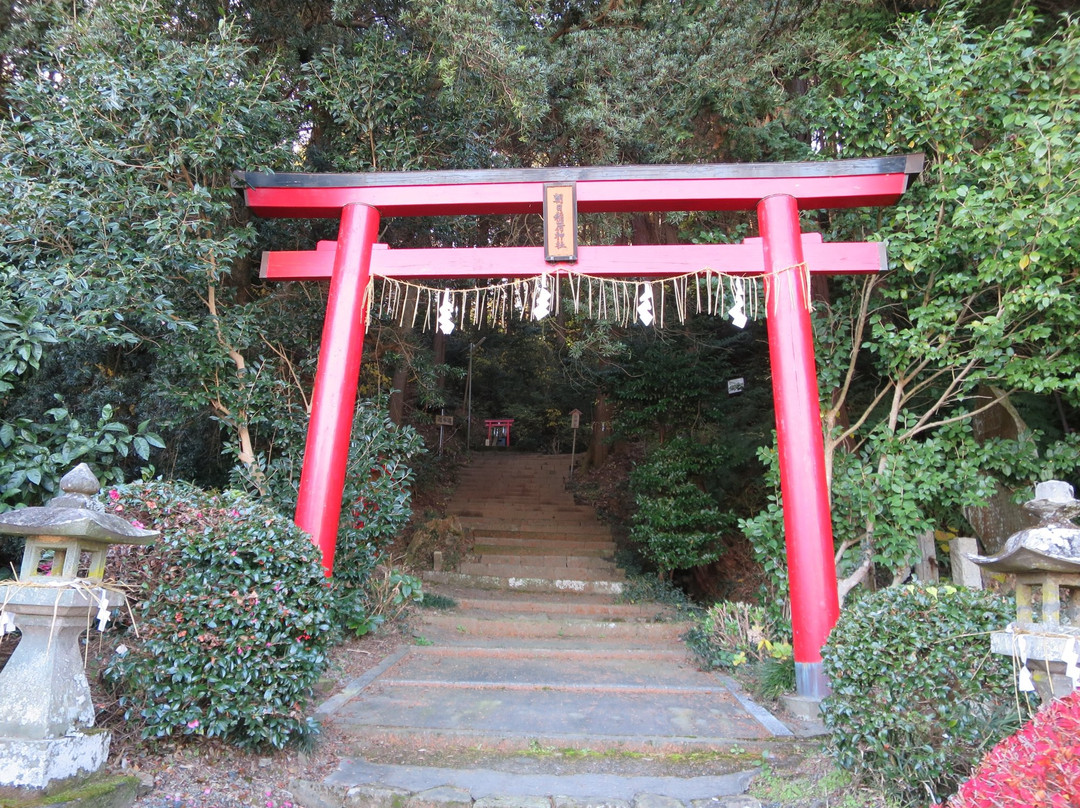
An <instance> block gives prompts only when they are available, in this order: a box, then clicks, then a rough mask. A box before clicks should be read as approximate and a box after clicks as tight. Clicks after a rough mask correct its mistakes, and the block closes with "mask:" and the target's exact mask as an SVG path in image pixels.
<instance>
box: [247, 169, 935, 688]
mask: <svg viewBox="0 0 1080 808" xmlns="http://www.w3.org/2000/svg"><path fill="white" fill-rule="evenodd" d="M922 165H923V157H922V155H901V156H896V157H880V158H870V159H861V160H838V161H832V162H818V163H754V164H707V165H687V166H617V167H607V168H553V169H508V170H493V171H425V172H405V173H370V174H267V173H256V172H237V180H238V181H239V183H240V184H241V185H242V187H244V188H245V189H246V197H247V203H248V206H249V207H250V208H251V210H252V211H253V212H254V213H256V214H258V215H260V216H266V217H291V218H308V217H312V218H340V227H339V232H338V239H337V241H336V242H321V243H320V244H319V245H318V247H319V248H318V249H317V250H313V251H302V252H267V253H264V254H263V264H262V275H263V277H264V278H267V279H272V280H317V279H330V294H329V297H328V299H327V310H326V321H325V323H324V326H323V336H322V344H321V347H320V353H319V364H318V370H317V372H316V377H315V387H314V391H313V393H312V404H311V422H310V425H309V427H308V438H307V445H306V449H305V453H304V465H303V469H302V472H301V478H300V492H299V496H298V501H297V508H296V522H297V524H298V525H299V526H300V527H301V528H303V529H304V530H306V531H308V532H309V533H311V535H312V538H313V540H314V541H315V542H316V544H317V545H318V546H319V548H320V549H321V551H322V554H323V563H324V565H325V567H326V570H327V574H330V572H331V570H332V568H333V559H334V549H335V544H336V540H337V530H338V520H339V517H340V514H341V496H342V491H343V488H344V483H345V468H346V465H347V459H348V447H349V439H350V431H351V427H352V420H353V415H354V412H355V407H356V386H357V382H358V379H359V374H360V361H361V353H362V349H363V337H364V315H365V311H366V307H365V301H364V295H365V292H366V289H367V286H368V281H369V278H371V277H373V276H374V277H383V278H391V279H421V278H428V279H435V278H443V279H445V278H485V277H496V278H512V277H531V276H535V275H542V274H553V273H555V272H570V273H574V272H580V273H583V274H588V275H592V276H600V277H605V276H606V277H618V276H622V277H631V278H653V279H662V278H665V277H673V276H677V275H683V274H687V273H692V272H699V271H703V270H704V269H705V268H707V267H711V268H712V269H715V270H719V271H721V272H723V273H725V274H746V275H762V276H764V279H765V285H766V295H765V297H766V317H767V325H768V335H769V356H770V362H771V365H772V379H773V398H774V404H775V410H776V427H777V442H778V448H779V459H780V489H781V497H782V503H783V511H784V532H785V542H786V548H787V562H788V578H789V585H790V593H791V611H792V634H793V640H794V642H793V644H794V655H795V670H796V684H797V689H798V693H799V694H800V695H802V696H806V697H809V698H815V699H816V698H821V697H822V696H824V695H826V694H827V693H828V689H829V688H828V681H827V680H826V678H825V676H824V673H823V671H822V666H821V647H822V646H823V645H824V644H825V640H826V639H827V638H828V635H829V632H830V631H831V630H832V627H833V625H835V623H836V620H837V617H838V616H839V600H838V596H837V585H836V568H835V564H834V561H833V552H834V548H833V538H832V523H831V511H830V507H829V496H828V486H827V483H826V477H825V459H824V441H823V436H822V430H821V409H820V404H819V398H818V385H817V375H816V367H815V363H814V346H813V334H812V330H811V325H810V301H809V300H808V298H807V295H808V289H809V283H808V273H815V272H820V273H873V272H878V271H881V270H883V269H885V266H886V265H885V254H884V245H882V244H876V243H845V244H837V243H832V244H826V243H823V242H822V241H821V237H820V236H819V235H816V234H803V233H802V232H801V229H800V226H799V211H800V210H814V209H824V208H851V207H862V206H880V205H891V204H895V203H896V202H897V201H898V200H899V199H900V197H901V196H902V195H903V193H904V191H905V190H906V189H907V187H908V185H909V184H910V182H911V180H912V178H913V177H914V176H915V175H917V174H918V172H919V171H920V170H921V169H922ZM551 183H560V184H571V185H573V186H574V189H575V193H576V199H577V210H578V211H580V212H584V213H588V212H633V211H676V210H682V211H691V210H703V211H711V210H751V209H755V208H756V210H757V216H758V225H759V229H760V232H761V236H760V238H752V239H746V240H745V241H744V242H743V243H741V244H732V245H666V246H588V245H585V246H581V247H580V248H579V250H578V255H577V259H576V261H574V262H572V263H569V264H565V263H558V264H552V263H549V262H548V261H546V260H545V253H544V248H543V247H475V248H441V249H390V248H388V247H387V246H386V245H377V244H376V243H375V239H376V236H377V232H378V225H379V221H380V217H381V216H440V215H466V214H521V213H540V212H541V211H542V209H543V199H544V196H543V193H544V185H545V184H551Z"/></svg>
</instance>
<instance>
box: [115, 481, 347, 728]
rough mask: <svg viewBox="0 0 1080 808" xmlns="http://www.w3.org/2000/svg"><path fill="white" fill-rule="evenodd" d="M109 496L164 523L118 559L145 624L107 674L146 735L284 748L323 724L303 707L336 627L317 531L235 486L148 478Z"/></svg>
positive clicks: (118, 506) (151, 521) (119, 506)
mask: <svg viewBox="0 0 1080 808" xmlns="http://www.w3.org/2000/svg"><path fill="white" fill-rule="evenodd" d="M108 504H109V508H110V509H111V510H112V511H114V512H116V513H118V514H120V515H122V516H124V517H125V518H128V519H137V520H139V522H140V523H142V524H146V525H149V526H152V527H154V528H155V529H157V530H160V531H162V538H161V539H160V540H159V541H158V543H157V544H156V545H154V546H153V547H151V548H149V550H146V551H144V550H142V549H141V548H135V549H132V550H131V551H130V552H128V553H126V554H119V556H117V557H114V558H113V559H112V561H111V563H112V564H114V565H117V564H119V565H120V566H119V568H116V567H114V570H113V572H115V573H116V574H117V575H118V577H119V578H120V579H121V580H126V581H138V582H139V584H140V585H139V588H138V592H137V597H138V600H139V603H138V605H137V606H136V607H135V610H134V611H135V615H136V617H137V620H138V635H137V636H136V635H135V634H134V632H129V634H128V635H127V636H126V637H125V638H124V642H125V645H126V651H124V652H122V651H121V649H119V648H118V649H117V652H116V653H115V654H114V656H113V657H112V659H111V660H110V662H109V664H108V666H107V668H106V671H105V673H106V676H107V678H108V680H109V681H110V682H112V683H114V685H115V686H116V687H117V688H118V689H119V691H120V693H121V703H122V705H123V706H124V707H125V709H126V716H127V718H129V719H131V720H135V721H136V722H137V723H139V724H140V725H141V726H142V734H143V736H144V737H165V736H170V735H206V736H208V737H214V738H221V739H223V740H226V741H228V742H230V743H233V744H236V745H238V746H242V747H247V748H256V747H263V746H270V747H274V748H278V749H280V748H282V747H284V746H285V745H286V744H288V743H291V742H296V741H300V740H303V739H305V738H308V737H310V736H311V735H313V734H314V733H315V732H317V729H318V728H317V725H316V724H315V722H314V721H313V719H311V718H309V717H307V716H306V715H305V711H306V709H307V706H308V702H309V700H310V699H311V697H312V688H313V686H314V685H315V683H316V681H317V680H318V679H319V676H320V674H321V673H322V671H323V670H324V669H325V667H326V664H327V650H328V648H329V646H330V644H331V642H332V640H333V639H334V636H335V633H334V630H333V626H332V621H331V614H332V604H331V594H330V591H329V590H328V588H327V586H326V583H325V577H324V575H323V570H322V567H321V565H320V564H319V559H318V552H317V550H316V548H315V547H314V545H312V543H311V540H310V538H308V536H307V535H306V534H304V533H303V532H302V531H301V530H300V529H299V528H297V527H296V526H295V525H294V524H293V523H292V522H291V521H290V520H288V519H286V518H285V517H283V516H280V515H278V514H277V513H275V512H274V511H272V510H271V509H269V508H267V507H266V506H264V505H259V504H256V503H254V502H252V501H251V500H250V499H249V498H248V497H246V496H245V495H243V494H241V493H239V492H236V491H225V492H222V493H221V494H210V493H206V492H203V491H201V490H200V489H198V488H195V487H194V486H191V485H188V484H185V483H166V482H149V483H141V484H133V485H129V486H123V487H121V488H119V489H114V490H113V491H110V492H109V498H108Z"/></svg>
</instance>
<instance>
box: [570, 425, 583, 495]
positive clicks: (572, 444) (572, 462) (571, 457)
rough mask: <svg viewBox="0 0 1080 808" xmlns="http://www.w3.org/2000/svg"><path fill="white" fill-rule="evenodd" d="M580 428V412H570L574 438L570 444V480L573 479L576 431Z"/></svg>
mask: <svg viewBox="0 0 1080 808" xmlns="http://www.w3.org/2000/svg"><path fill="white" fill-rule="evenodd" d="M580 426H581V410H570V428H571V429H572V430H574V437H573V439H572V440H571V442H570V479H571V480H572V479H574V459H575V455H576V454H577V431H578V427H580Z"/></svg>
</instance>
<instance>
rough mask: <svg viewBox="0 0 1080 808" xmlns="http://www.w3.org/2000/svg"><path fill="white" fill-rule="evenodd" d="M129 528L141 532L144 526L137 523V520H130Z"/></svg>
mask: <svg viewBox="0 0 1080 808" xmlns="http://www.w3.org/2000/svg"><path fill="white" fill-rule="evenodd" d="M131 526H132V527H136V528H138V529H139V530H142V529H143V528H145V527H146V525H144V524H143V523H142V522H140V521H139V520H138V519H132V520H131Z"/></svg>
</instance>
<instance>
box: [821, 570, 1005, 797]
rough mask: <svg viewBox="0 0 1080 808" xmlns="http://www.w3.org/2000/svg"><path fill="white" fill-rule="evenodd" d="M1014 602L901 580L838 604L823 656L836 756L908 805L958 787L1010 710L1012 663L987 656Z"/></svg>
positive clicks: (1002, 728)
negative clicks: (846, 604) (904, 583)
mask: <svg viewBox="0 0 1080 808" xmlns="http://www.w3.org/2000/svg"><path fill="white" fill-rule="evenodd" d="M1011 617H1012V606H1011V604H1010V603H1009V602H1008V601H1006V600H1005V599H1004V598H1002V597H1001V596H999V595H995V594H992V593H989V592H983V591H977V590H968V589H957V588H956V587H953V586H947V585H946V586H922V585H919V586H914V585H907V586H900V587H892V588H889V589H885V590H882V591H880V592H877V593H874V594H871V595H866V596H865V597H862V598H860V599H859V600H857V601H856V602H855V603H854V604H852V605H850V606H849V607H848V608H846V609H844V610H843V611H842V612H841V614H840V620H839V622H838V623H837V625H836V628H834V629H833V632H832V634H831V635H830V636H829V641H828V644H827V645H826V647H825V649H824V650H823V652H822V657H823V659H824V668H825V673H826V674H827V675H828V677H829V681H830V682H831V684H832V688H833V693H832V695H831V696H829V697H828V698H826V699H825V700H824V701H823V702H822V712H823V715H824V720H825V724H826V726H827V727H828V728H829V729H830V731H831V732H832V745H833V749H834V753H835V755H836V759H837V762H838V763H839V764H840V765H841V766H842V767H844V768H845V769H851V770H854V771H856V772H858V773H861V774H863V775H865V776H867V777H870V778H872V779H873V780H874V781H875V782H877V783H878V784H880V785H881V787H883V788H884V789H886V790H887V791H890V792H892V793H894V794H895V795H896V796H897V797H899V798H902V799H904V800H908V801H911V802H912V803H921V802H925V801H926V800H927V799H930V800H940V799H941V798H943V797H944V796H946V795H948V794H949V793H951V792H952V791H954V790H955V788H956V786H957V784H958V783H959V781H960V780H961V779H962V778H964V777H965V776H967V774H968V772H969V771H970V770H971V767H972V766H974V765H975V763H976V762H977V761H978V759H979V757H980V756H981V755H982V754H983V753H984V752H985V751H986V750H987V749H988V748H989V747H990V746H992V745H993V744H994V743H996V742H997V741H998V740H1000V739H1001V738H1003V737H1004V736H1005V735H1007V734H1009V732H1011V731H1012V730H1013V729H1015V728H1016V726H1018V724H1019V721H1020V720H1022V718H1023V717H1024V716H1023V715H1022V714H1021V715H1017V709H1018V704H1019V703H1018V702H1017V700H1016V695H1015V691H1014V681H1013V679H1014V677H1013V669H1012V664H1011V661H1010V660H1009V659H1007V658H1005V657H1001V656H998V655H995V654H992V653H990V649H989V633H990V632H991V631H993V630H999V629H1003V628H1004V627H1005V626H1006V625H1007V624H1008V623H1009V621H1010V619H1011Z"/></svg>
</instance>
